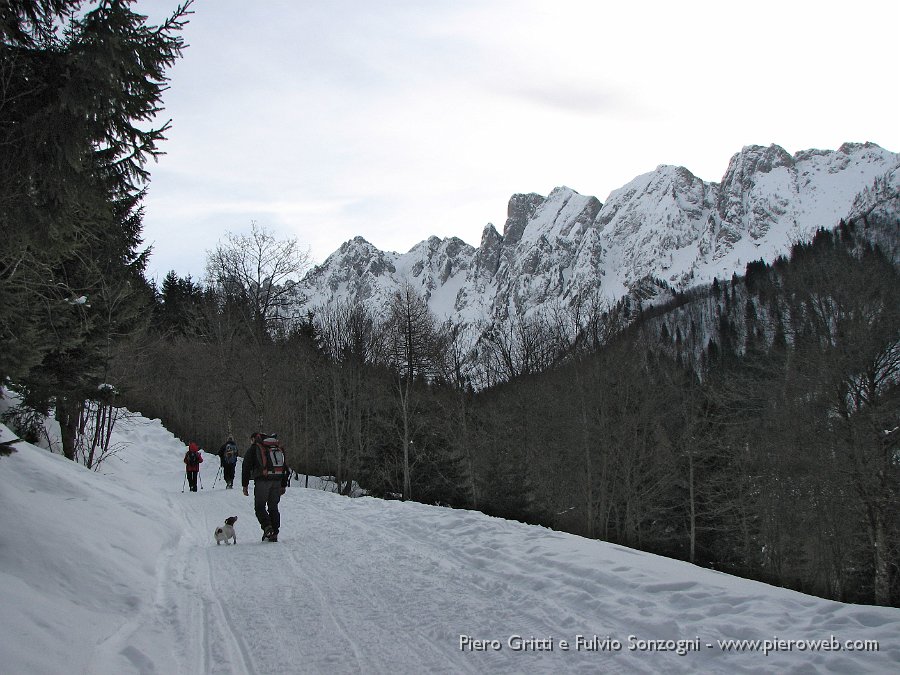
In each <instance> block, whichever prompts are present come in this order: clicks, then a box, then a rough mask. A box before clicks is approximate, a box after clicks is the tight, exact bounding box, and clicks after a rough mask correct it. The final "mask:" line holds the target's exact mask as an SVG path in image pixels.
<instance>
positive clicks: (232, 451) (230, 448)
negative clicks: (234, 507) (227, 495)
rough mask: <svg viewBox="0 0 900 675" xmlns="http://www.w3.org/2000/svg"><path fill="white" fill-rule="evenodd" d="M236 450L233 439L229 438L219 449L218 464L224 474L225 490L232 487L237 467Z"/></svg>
mask: <svg viewBox="0 0 900 675" xmlns="http://www.w3.org/2000/svg"><path fill="white" fill-rule="evenodd" d="M237 458H238V448H237V444H236V443H235V442H234V437H233V436H229V437H228V440H227V441H225V444H224V445H223V446H222V447H221V448H220V449H219V463H220V464H221V465H222V470H223V471H224V474H225V489H226V490H230V489H231V488H233V487H234V470H235V468H236V467H237Z"/></svg>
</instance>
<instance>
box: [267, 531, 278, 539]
mask: <svg viewBox="0 0 900 675" xmlns="http://www.w3.org/2000/svg"><path fill="white" fill-rule="evenodd" d="M269 541H278V533H277V532H273V533H272V534H270V535H269Z"/></svg>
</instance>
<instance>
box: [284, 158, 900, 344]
mask: <svg viewBox="0 0 900 675" xmlns="http://www.w3.org/2000/svg"><path fill="white" fill-rule="evenodd" d="M898 167H900V155H897V154H895V153H892V152H889V151H887V150H884V149H882V148H880V147H879V146H878V145H876V144H874V143H864V144H860V143H845V144H844V145H842V146H841V148H840V149H839V150H836V151H835V150H803V151H800V152H797V153H795V154H794V155H793V156H791V155H790V154H788V153H787V152H786V151H785V150H784V149H783V148H781V147H780V146H777V145H769V146H760V145H748V146H746V147H745V148H743V149H742V150H741V151H740V152H739V153H737V154H735V155H734V156H733V157H732V158H731V161H730V162H729V165H728V168H727V170H726V172H725V175H724V176H723V178H722V180H721V182H720V183H707V182H705V181H703V180H701V179H699V178H697V177H696V176H695V175H694V174H693V173H691V172H690V171H689V170H688V169H686V168H684V167H677V166H668V165H660V166H658V167H657V168H656V169H655V170H654V171H651V172H649V173H646V174H642V175H640V176H637V177H636V178H634V179H633V180H631V181H630V182H629V183H627V184H626V185H624V186H622V187H621V188H619V189H617V190H613V191H612V192H611V193H610V195H609V197H608V199H607V201H606V203H605V204H601V202H600V201H599V200H598V199H597V198H596V197H591V196H586V195H582V194H579V193H578V192H576V191H575V190H573V189H571V188H569V187H565V186H562V187H557V188H554V189H553V190H552V191H551V192H550V193H549V194H548V196H547V197H543V196H541V195H539V194H535V193H525V194H515V195H513V196H512V197H511V198H510V200H509V205H508V210H507V220H506V223H505V225H504V228H503V234H502V235H501V234H500V233H499V232H498V231H497V229H496V228H495V227H494V226H493V225H491V224H488V225H487V226H485V228H484V230H483V232H482V236H481V242H480V244H479V246H478V248H475V247H473V246H470V245H469V244H466V243H465V242H463V241H462V240H460V239H457V238H455V237H450V238H447V239H439V238H438V237H429V238H428V239H426V240H424V241H422V242H420V243H419V244H417V245H416V246H414V247H413V248H412V249H411V250H410V251H409V252H407V253H404V254H397V253H385V252H382V251H379V250H378V249H377V248H375V247H374V246H372V245H371V244H370V243H369V242H367V241H366V240H365V239H363V238H362V237H356V238H354V239H352V240H351V241H349V242H346V243H345V244H343V245H342V246H341V247H340V248H339V249H338V251H336V252H335V253H334V254H332V256H330V257H329V258H328V260H326V261H325V263H323V265H321V266H319V267H317V268H315V269H314V270H313V271H311V272H310V274H309V275H307V277H306V279H304V281H303V282H302V284H300V287H299V293H298V296H297V302H298V304H299V305H301V306H302V307H301V313H305V310H306V309H314V308H315V307H316V306H318V305H322V304H329V303H333V302H335V301H338V300H340V299H342V298H350V299H352V300H354V301H358V302H361V301H364V302H366V303H367V304H368V305H369V306H371V307H382V306H386V305H387V303H388V301H389V298H390V296H391V294H392V293H393V291H394V290H396V289H398V288H400V287H401V286H402V284H404V283H407V282H409V283H413V285H414V286H415V287H416V288H419V289H420V290H421V292H422V293H423V294H424V296H425V297H426V298H427V300H428V303H429V305H430V307H431V308H432V310H433V311H434V312H435V314H436V315H437V316H438V317H439V318H441V319H444V318H450V319H453V320H454V321H457V322H462V323H468V324H478V325H482V326H485V325H492V324H504V323H505V322H508V321H511V320H513V319H514V318H515V317H516V316H517V315H518V316H527V315H529V314H531V313H534V312H539V311H541V309H542V308H545V307H548V306H549V305H552V304H556V303H562V304H565V303H567V302H572V301H573V298H578V297H586V296H588V295H592V294H597V293H599V294H600V296H601V297H604V298H606V299H608V300H609V301H611V302H614V301H616V300H618V299H620V298H621V297H623V296H624V295H632V296H634V297H638V294H640V297H641V298H643V299H645V300H646V299H647V298H648V297H649V296H648V295H647V293H648V291H647V289H648V288H650V289H651V290H652V289H656V290H654V291H653V292H660V289H662V288H664V287H665V285H666V284H668V285H669V286H671V287H672V288H674V289H675V290H685V289H687V288H688V287H690V286H691V285H694V284H698V283H705V282H712V280H713V279H714V278H716V277H718V278H730V277H731V275H732V273H733V272H737V273H739V274H740V273H742V272H743V270H744V268H745V266H746V265H747V263H748V262H750V261H753V260H758V259H760V258H762V259H763V260H767V261H772V260H774V259H775V257H777V256H778V255H780V254H783V253H786V252H787V251H788V250H789V249H790V247H791V245H792V244H793V243H794V242H796V241H798V240H805V239H808V238H811V237H812V236H813V234H814V233H815V231H816V230H817V229H818V228H820V227H833V226H835V225H837V223H838V221H839V220H840V219H841V218H844V217H847V216H848V215H849V214H850V213H851V211H852V210H854V209H855V210H856V211H859V210H860V209H862V208H868V209H871V208H874V207H873V206H872V205H873V204H875V205H878V204H887V205H888V206H887V207H886V208H893V209H895V210H898V211H900V206H897V204H898V202H900V199H898V198H897V196H896V194H895V193H898V192H900V185H898V184H897V180H898V179H897V178H896V176H897V175H900V171H898ZM892 172H893V173H892ZM888 174H890V176H891V178H890V179H887V178H885V177H886V176H887V175H888ZM892 191H893V192H892ZM892 195H893V196H892ZM661 282H665V283H661Z"/></svg>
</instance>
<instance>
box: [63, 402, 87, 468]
mask: <svg viewBox="0 0 900 675" xmlns="http://www.w3.org/2000/svg"><path fill="white" fill-rule="evenodd" d="M83 404H84V403H83V401H72V400H70V399H67V398H65V397H59V398H57V399H56V421H57V422H59V431H60V436H61V439H60V440H61V441H62V449H63V454H64V455H65V456H66V458H67V459H71V460H72V461H73V462H74V461H75V447H76V440H77V437H78V420H79V418H80V417H81V408H82V406H83Z"/></svg>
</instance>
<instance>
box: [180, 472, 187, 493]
mask: <svg viewBox="0 0 900 675" xmlns="http://www.w3.org/2000/svg"><path fill="white" fill-rule="evenodd" d="M185 483H187V472H185V474H184V480H182V481H181V491H182V493H183V492H184V486H185Z"/></svg>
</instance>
